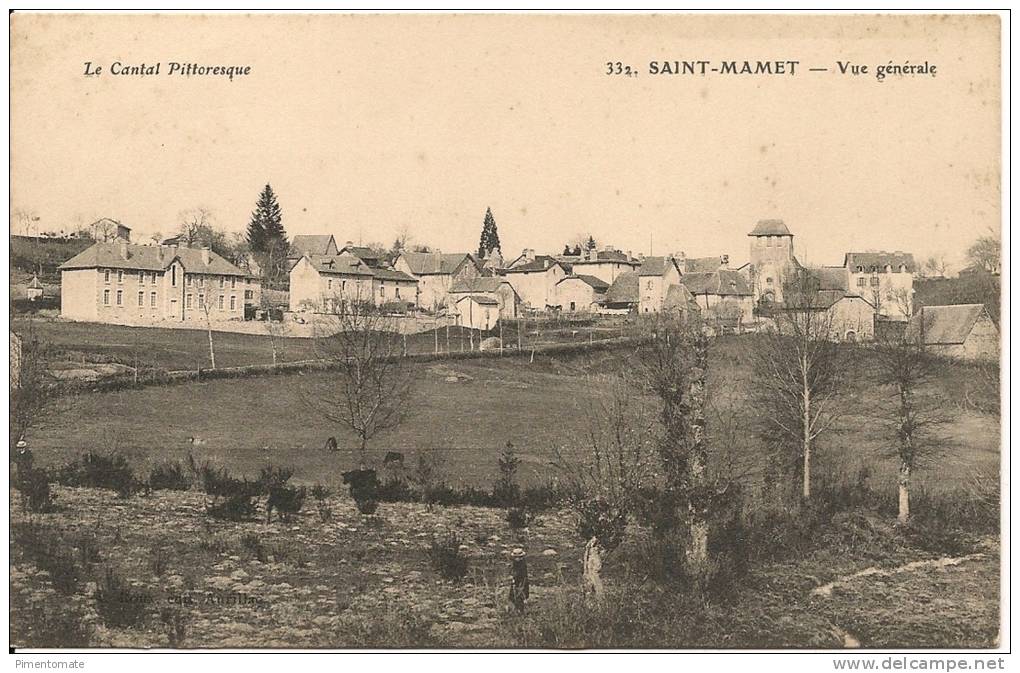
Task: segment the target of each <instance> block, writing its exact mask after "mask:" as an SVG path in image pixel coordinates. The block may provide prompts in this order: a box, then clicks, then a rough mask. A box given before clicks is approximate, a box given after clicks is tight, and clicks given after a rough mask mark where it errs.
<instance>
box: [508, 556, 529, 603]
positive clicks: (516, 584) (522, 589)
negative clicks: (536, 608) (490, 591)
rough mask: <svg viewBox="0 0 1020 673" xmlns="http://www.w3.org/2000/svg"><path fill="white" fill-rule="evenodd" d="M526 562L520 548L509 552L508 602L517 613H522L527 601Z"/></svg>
mask: <svg viewBox="0 0 1020 673" xmlns="http://www.w3.org/2000/svg"><path fill="white" fill-rule="evenodd" d="M529 593H530V592H529V588H528V561H527V559H526V558H525V553H524V550H523V549H521V548H520V547H517V548H515V549H514V550H513V551H511V552H510V602H511V603H512V604H513V606H514V608H515V609H516V610H517V612H524V603H525V601H527V600H528V594H529Z"/></svg>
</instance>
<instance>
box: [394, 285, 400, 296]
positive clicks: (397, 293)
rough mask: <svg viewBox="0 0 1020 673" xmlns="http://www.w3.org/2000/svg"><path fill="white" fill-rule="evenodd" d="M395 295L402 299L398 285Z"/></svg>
mask: <svg viewBox="0 0 1020 673" xmlns="http://www.w3.org/2000/svg"><path fill="white" fill-rule="evenodd" d="M395 296H396V297H397V299H400V287H399V286H397V289H396V290H395Z"/></svg>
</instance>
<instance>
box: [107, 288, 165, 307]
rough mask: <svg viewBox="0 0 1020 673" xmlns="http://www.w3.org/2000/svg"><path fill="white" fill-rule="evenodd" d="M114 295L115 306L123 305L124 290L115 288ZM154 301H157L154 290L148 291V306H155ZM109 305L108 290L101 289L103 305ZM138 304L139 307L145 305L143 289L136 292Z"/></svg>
mask: <svg viewBox="0 0 1020 673" xmlns="http://www.w3.org/2000/svg"><path fill="white" fill-rule="evenodd" d="M114 296H115V297H116V302H117V306H123V305H124V290H117V294H116V295H114ZM156 302H157V297H156V293H155V292H150V293H149V306H151V307H152V308H156ZM109 305H110V291H109V290H103V306H109ZM138 306H139V307H142V306H145V292H144V291H141V292H139V293H138Z"/></svg>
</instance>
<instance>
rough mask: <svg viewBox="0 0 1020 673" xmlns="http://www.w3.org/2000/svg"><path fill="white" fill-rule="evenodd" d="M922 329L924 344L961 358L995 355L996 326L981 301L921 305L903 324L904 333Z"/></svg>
mask: <svg viewBox="0 0 1020 673" xmlns="http://www.w3.org/2000/svg"><path fill="white" fill-rule="evenodd" d="M919 331H920V332H922V333H923V340H924V344H925V347H926V348H928V349H930V350H932V351H933V352H936V353H939V354H941V355H948V356H949V357H953V358H959V359H961V360H990V359H994V358H996V357H998V356H999V328H998V327H996V326H995V323H994V322H993V321H992V319H991V317H990V316H989V315H988V311H987V310H986V309H985V305H984V304H952V305H948V306H925V307H923V308H921V309H920V310H918V312H917V313H915V314H914V315H913V317H912V318H911V319H910V323H909V324H908V326H907V337H908V338H913V339H916V338H918V332H919Z"/></svg>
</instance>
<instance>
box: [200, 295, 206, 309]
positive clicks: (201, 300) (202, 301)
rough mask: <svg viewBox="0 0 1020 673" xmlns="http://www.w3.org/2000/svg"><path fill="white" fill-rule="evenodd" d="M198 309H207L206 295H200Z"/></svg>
mask: <svg viewBox="0 0 1020 673" xmlns="http://www.w3.org/2000/svg"><path fill="white" fill-rule="evenodd" d="M198 307H199V308H205V295H204V294H200V295H198Z"/></svg>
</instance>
